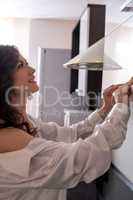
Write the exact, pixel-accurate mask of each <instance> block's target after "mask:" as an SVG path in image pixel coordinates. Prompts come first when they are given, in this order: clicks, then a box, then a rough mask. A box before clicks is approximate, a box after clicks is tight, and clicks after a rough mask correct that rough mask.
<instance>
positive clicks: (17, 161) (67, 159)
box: [0, 103, 129, 200]
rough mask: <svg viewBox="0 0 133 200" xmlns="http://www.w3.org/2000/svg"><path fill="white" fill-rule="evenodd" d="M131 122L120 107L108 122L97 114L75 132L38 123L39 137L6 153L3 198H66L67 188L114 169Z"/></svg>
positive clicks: (0, 185) (0, 156)
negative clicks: (116, 151)
mask: <svg viewBox="0 0 133 200" xmlns="http://www.w3.org/2000/svg"><path fill="white" fill-rule="evenodd" d="M128 119H129V109H128V106H127V105H125V104H120V103H119V104H116V105H115V106H114V107H113V109H112V111H111V112H110V113H109V115H108V116H107V117H106V119H105V120H104V122H103V123H102V121H103V120H102V118H101V117H100V115H99V114H98V112H97V111H95V112H93V113H92V114H91V115H90V116H89V117H88V118H87V119H85V120H84V121H82V122H79V123H77V124H74V125H72V126H70V127H69V128H66V127H60V126H58V125H57V124H56V123H52V122H50V123H44V122H42V121H40V120H35V121H34V123H35V124H36V126H37V129H38V136H39V137H34V138H33V139H32V140H31V141H30V142H29V144H28V145H27V146H25V147H24V148H23V149H21V150H17V151H13V152H7V153H0V200H36V199H37V200H65V199H66V189H67V188H72V187H74V186H76V185H77V184H78V183H79V182H80V181H85V182H86V183H89V182H91V181H92V180H94V179H96V178H97V177H99V176H101V175H102V174H104V173H105V172H106V170H108V168H109V167H110V163H111V149H115V148H118V147H120V146H121V144H122V143H123V141H124V139H125V136H126V131H127V122H128Z"/></svg>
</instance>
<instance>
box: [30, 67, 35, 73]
mask: <svg viewBox="0 0 133 200" xmlns="http://www.w3.org/2000/svg"><path fill="white" fill-rule="evenodd" d="M29 70H30V72H31V73H32V74H33V73H34V72H35V69H34V68H33V67H31V66H29Z"/></svg>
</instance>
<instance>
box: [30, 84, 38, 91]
mask: <svg viewBox="0 0 133 200" xmlns="http://www.w3.org/2000/svg"><path fill="white" fill-rule="evenodd" d="M38 90H39V86H38V85H37V84H34V86H32V87H30V92H31V93H35V92H37V91H38Z"/></svg>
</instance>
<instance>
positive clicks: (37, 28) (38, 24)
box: [29, 19, 76, 66]
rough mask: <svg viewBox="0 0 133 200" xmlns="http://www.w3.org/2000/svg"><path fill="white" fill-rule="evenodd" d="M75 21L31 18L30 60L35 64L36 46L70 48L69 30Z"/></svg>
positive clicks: (70, 30)
mask: <svg viewBox="0 0 133 200" xmlns="http://www.w3.org/2000/svg"><path fill="white" fill-rule="evenodd" d="M75 23H76V22H75V21H67V20H43V19H42V20H41V19H36V20H32V21H31V25H30V41H29V44H30V54H29V56H30V60H31V62H32V63H33V64H34V65H35V66H36V65H37V51H38V47H44V48H57V49H71V32H72V29H73V28H74V26H75Z"/></svg>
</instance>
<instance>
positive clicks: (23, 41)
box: [0, 19, 30, 58]
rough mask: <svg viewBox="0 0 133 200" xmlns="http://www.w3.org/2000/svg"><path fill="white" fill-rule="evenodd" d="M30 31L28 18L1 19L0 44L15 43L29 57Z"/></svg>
mask: <svg viewBox="0 0 133 200" xmlns="http://www.w3.org/2000/svg"><path fill="white" fill-rule="evenodd" d="M29 31H30V20H28V19H0V44H9V45H15V46H17V47H18V48H19V50H20V52H21V53H22V54H23V55H24V56H25V57H26V58H28V56H29Z"/></svg>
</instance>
